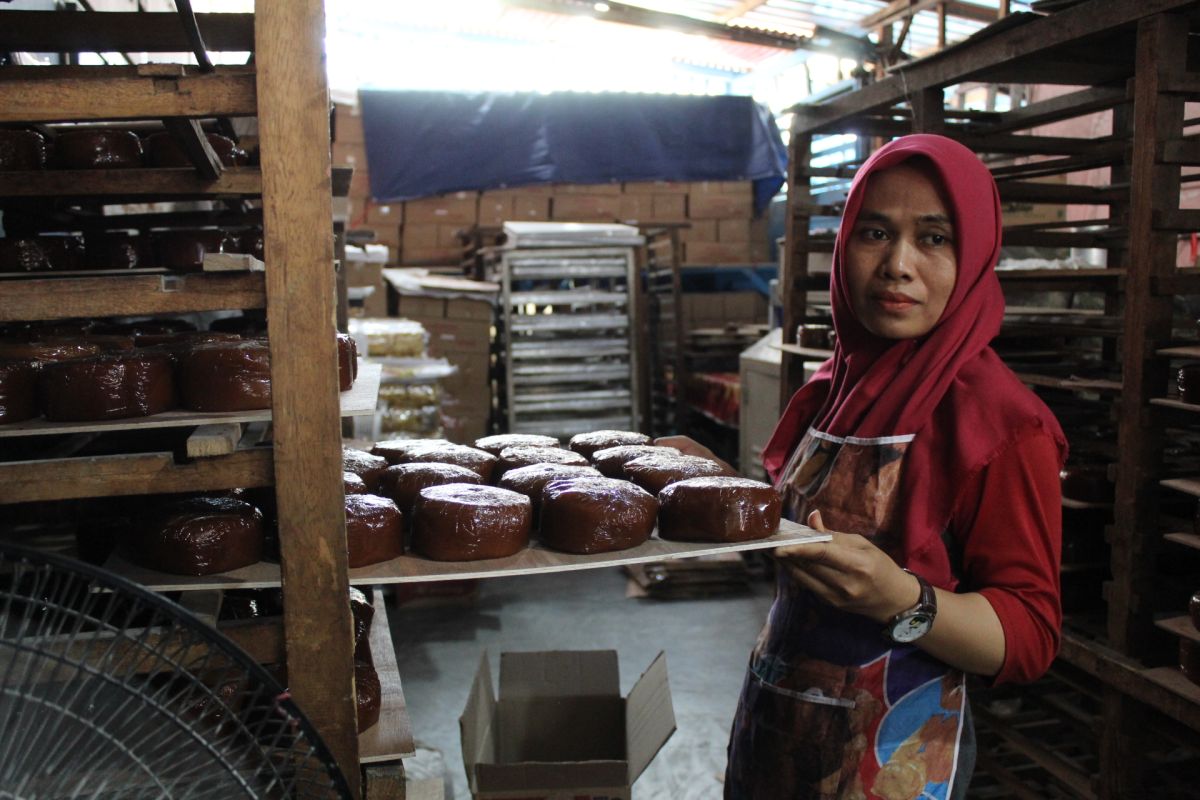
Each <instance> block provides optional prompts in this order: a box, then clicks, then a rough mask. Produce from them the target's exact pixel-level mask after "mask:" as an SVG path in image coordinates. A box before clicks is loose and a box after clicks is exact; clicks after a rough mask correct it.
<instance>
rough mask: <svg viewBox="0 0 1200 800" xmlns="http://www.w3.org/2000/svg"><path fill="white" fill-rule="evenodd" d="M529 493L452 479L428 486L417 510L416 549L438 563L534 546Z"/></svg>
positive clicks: (498, 555)
mask: <svg viewBox="0 0 1200 800" xmlns="http://www.w3.org/2000/svg"><path fill="white" fill-rule="evenodd" d="M529 522H530V505H529V498H528V497H526V496H525V495H521V494H517V493H516V492H510V491H508V490H507V489H497V488H496V487H494V486H472V485H470V484H464V483H449V484H446V485H445V486H431V487H429V488H428V489H422V490H421V493H420V494H419V495H418V496H417V502H416V505H415V506H414V508H413V525H412V527H413V549H414V550H416V551H417V552H418V553H420V554H421V555H423V556H425V557H426V558H431V559H433V560H435V561H476V560H479V559H486V558H504V557H505V556H511V555H513V554H514V553H517V552H519V551H520V550H521V549H523V548H524V547H525V546H526V545H528V544H529Z"/></svg>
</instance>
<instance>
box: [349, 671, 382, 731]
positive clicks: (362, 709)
mask: <svg viewBox="0 0 1200 800" xmlns="http://www.w3.org/2000/svg"><path fill="white" fill-rule="evenodd" d="M382 703H383V687H382V686H380V684H379V673H378V672H376V671H375V665H374V664H372V663H370V662H365V661H358V660H356V661H355V662H354V708H355V712H356V713H357V721H358V732H359V733H362V732H363V731H365V730H367V729H368V728H370V727H371V726H373V725H374V724H375V723H377V722H379V708H380V706H381V705H382Z"/></svg>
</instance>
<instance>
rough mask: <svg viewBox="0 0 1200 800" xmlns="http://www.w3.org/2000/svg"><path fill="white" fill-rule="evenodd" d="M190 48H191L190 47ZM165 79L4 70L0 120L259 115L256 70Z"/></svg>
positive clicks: (122, 72)
mask: <svg viewBox="0 0 1200 800" xmlns="http://www.w3.org/2000/svg"><path fill="white" fill-rule="evenodd" d="M188 49H190V48H188ZM188 72H189V71H187V70H184V74H183V75H179V76H171V77H164V76H162V75H153V74H143V75H139V74H138V69H137V68H136V67H100V66H96V67H5V68H4V74H3V75H2V76H0V122H58V121H71V120H74V121H84V120H122V119H161V118H163V117H249V116H253V115H254V114H255V113H257V88H256V86H255V75H254V70H253V69H252V68H251V69H247V68H246V67H218V68H217V69H216V71H215V72H212V73H208V74H205V73H201V72H199V71H198V70H196V68H195V67H193V68H192V71H191V74H188Z"/></svg>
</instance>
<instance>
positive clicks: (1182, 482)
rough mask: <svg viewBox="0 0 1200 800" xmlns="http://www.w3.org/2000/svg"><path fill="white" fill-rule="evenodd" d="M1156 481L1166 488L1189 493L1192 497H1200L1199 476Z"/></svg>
mask: <svg viewBox="0 0 1200 800" xmlns="http://www.w3.org/2000/svg"><path fill="white" fill-rule="evenodd" d="M1158 483H1159V485H1160V486H1165V487H1167V488H1168V489H1174V490H1175V491H1177V492H1183V493H1184V494H1190V495H1191V496H1192V497H1200V478H1167V479H1166V480H1163V481H1159V482H1158Z"/></svg>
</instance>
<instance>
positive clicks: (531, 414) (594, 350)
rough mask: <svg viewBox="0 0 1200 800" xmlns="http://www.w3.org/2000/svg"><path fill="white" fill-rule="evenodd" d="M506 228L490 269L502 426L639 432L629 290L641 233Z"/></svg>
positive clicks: (604, 228)
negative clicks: (497, 295)
mask: <svg viewBox="0 0 1200 800" xmlns="http://www.w3.org/2000/svg"><path fill="white" fill-rule="evenodd" d="M505 231H506V234H507V239H508V241H507V243H506V245H505V247H504V248H501V249H497V250H494V251H492V253H491V270H492V272H493V274H494V278H495V280H497V281H498V282H499V283H500V285H501V303H500V318H499V320H498V322H499V325H498V326H497V327H498V331H497V333H498V337H497V338H498V343H499V352H498V353H497V355H498V358H497V362H498V363H497V369H498V373H499V374H498V379H499V381H498V382H500V383H501V384H502V389H503V391H502V392H501V399H502V402H503V406H502V408H501V417H502V418H503V419H505V420H506V422H507V427H508V430H509V431H510V432H513V433H541V434H547V435H550V436H560V437H566V436H573V435H575V434H577V433H582V432H585V431H590V430H597V429H600V428H617V429H622V430H637V429H639V428H640V426H641V416H642V409H641V402H640V394H639V390H640V380H639V374H638V370H639V358H638V348H637V339H636V337H637V331H638V323H639V314H638V310H637V298H636V293H635V292H633V291H632V289H633V288H634V287H636V286H637V264H636V252H637V247H639V246H640V245H641V243H642V237H641V236H640V235H638V233H637V230H636V229H633V228H629V227H627V226H623V225H576V224H566V225H558V224H553V223H509V224H507V225H506V226H505ZM547 312H549V313H547Z"/></svg>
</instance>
